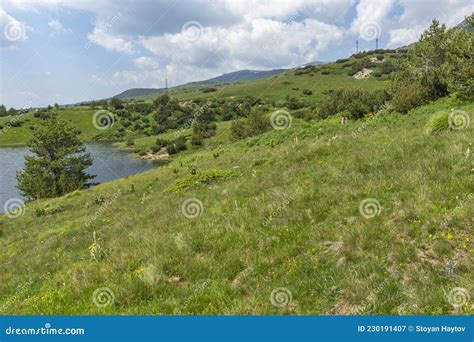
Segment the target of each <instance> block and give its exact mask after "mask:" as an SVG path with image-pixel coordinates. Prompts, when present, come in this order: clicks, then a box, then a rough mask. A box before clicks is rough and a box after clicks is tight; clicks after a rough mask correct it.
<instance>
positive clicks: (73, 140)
mask: <svg viewBox="0 0 474 342" xmlns="http://www.w3.org/2000/svg"><path fill="white" fill-rule="evenodd" d="M78 135H79V130H78V129H76V128H75V127H74V126H73V125H72V124H71V123H69V122H67V121H64V120H62V119H59V118H57V117H56V116H51V117H50V118H47V119H46V120H44V121H42V122H41V123H39V124H37V125H36V126H35V129H34V131H33V137H32V138H31V140H30V141H29V142H28V147H29V148H30V151H31V152H32V154H33V155H28V156H26V157H25V167H24V169H23V171H21V172H18V173H17V181H18V189H20V191H21V192H22V194H23V195H24V196H27V197H29V198H31V199H38V198H45V197H56V196H62V195H64V194H66V193H68V192H71V191H74V190H78V189H81V188H83V187H84V186H85V185H86V183H87V181H88V180H90V179H93V178H94V177H95V176H91V175H88V174H87V173H86V172H85V169H86V168H88V167H89V166H91V165H92V158H91V156H90V154H89V153H85V147H84V145H83V143H82V141H81V140H80V138H79V136H78Z"/></svg>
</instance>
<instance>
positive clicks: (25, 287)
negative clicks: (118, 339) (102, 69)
mask: <svg viewBox="0 0 474 342" xmlns="http://www.w3.org/2000/svg"><path fill="white" fill-rule="evenodd" d="M451 108H461V109H464V110H466V111H468V112H470V113H472V112H473V109H474V105H472V104H469V105H464V106H461V105H459V104H457V103H455V102H454V101H453V100H452V99H443V100H440V101H438V102H436V103H433V104H430V105H427V106H424V107H421V108H419V109H417V110H415V111H412V112H411V113H409V114H408V115H405V116H401V115H397V114H392V115H389V116H379V117H377V118H376V119H374V120H373V121H372V122H371V123H370V124H368V125H366V126H364V127H365V129H364V130H363V132H362V133H360V134H359V135H358V137H357V138H353V137H352V134H351V133H352V132H353V130H354V129H356V128H357V127H360V126H361V125H364V123H363V122H361V121H359V122H350V123H349V124H348V125H344V126H342V125H339V124H338V123H337V119H335V118H333V119H329V120H326V121H323V122H314V123H305V122H301V121H299V120H294V121H293V125H292V127H291V128H289V129H286V130H283V131H272V132H269V133H266V134H264V135H262V136H259V137H255V138H250V139H247V140H244V141H241V142H239V143H229V142H226V143H225V144H223V145H220V146H219V142H224V141H226V138H225V134H224V133H221V134H220V135H219V136H218V137H216V138H213V139H211V141H210V142H208V143H210V145H208V146H207V148H204V149H202V150H199V151H197V152H195V153H188V154H183V155H178V156H177V157H176V159H175V160H174V161H173V162H171V163H170V164H168V165H167V166H164V167H162V168H160V169H155V170H151V171H148V172H146V173H144V174H141V175H136V176H133V177H128V178H124V179H120V180H116V181H113V182H110V183H106V184H102V185H99V186H97V187H94V188H92V189H89V190H85V191H80V192H76V193H73V194H70V195H68V196H65V197H63V198H57V199H52V200H43V201H38V202H34V203H29V204H28V205H27V207H26V211H25V214H24V215H23V216H22V217H20V218H17V219H9V218H7V217H5V216H0V230H1V235H0V265H1V269H2V281H1V282H0V303H6V304H5V305H3V306H2V305H0V312H1V313H8V314H30V313H37V314H39V313H41V314H79V313H81V314H171V313H183V314H289V313H291V314H324V313H334V314H345V313H361V314H362V313H364V314H368V313H373V314H388V313H393V314H396V313H405V314H410V313H419V314H428V313H429V314H441V313H449V312H452V311H451V310H452V306H451V305H450V304H449V303H448V302H447V300H446V293H447V292H448V291H449V290H450V289H451V288H453V287H456V286H458V287H465V288H467V289H468V290H470V292H471V293H472V290H473V288H472V284H473V282H472V274H473V272H472V271H473V269H472V268H473V267H472V265H473V263H472V251H473V249H472V241H470V237H471V236H472V226H473V217H474V215H473V214H474V208H473V205H472V201H469V200H467V199H466V198H467V196H468V195H469V194H471V196H472V192H473V191H474V185H473V183H472V167H473V165H472V157H471V156H470V155H469V156H467V157H466V151H467V150H468V148H470V149H471V150H472V136H473V128H472V127H473V126H472V124H471V125H470V127H469V128H468V129H465V130H462V131H444V132H441V133H439V134H438V135H436V136H427V135H426V134H424V125H425V122H426V121H427V120H428V118H429V117H431V115H432V114H433V113H434V112H436V111H438V110H441V109H446V110H450V109H451ZM212 146H213V147H212ZM216 152H219V156H218V157H217V158H215V157H214V156H213V155H214V154H215V153H216ZM189 164H194V165H195V166H197V168H198V170H200V171H201V172H210V171H209V170H213V169H219V170H230V171H233V172H234V174H235V175H234V177H231V178H228V179H226V180H220V181H216V182H211V183H209V184H207V185H205V186H191V188H189V189H187V190H185V191H182V192H179V193H165V192H164V190H165V189H166V188H167V187H169V186H170V185H173V184H174V183H175V182H176V181H177V180H181V179H185V178H186V177H189V172H188V167H187V166H188V165H189ZM118 190H120V195H118V196H115V197H116V199H112V198H113V197H114V194H117V191H118ZM100 196H103V197H104V198H106V199H107V198H110V199H111V203H110V204H108V205H105V204H96V199H98V198H100ZM189 198H197V199H199V200H200V201H202V203H203V206H204V211H203V213H202V215H201V216H199V217H197V218H194V219H190V218H186V217H185V216H183V214H182V213H181V211H180V207H181V204H182V202H183V201H184V200H186V199H189ZM366 198H375V199H377V200H378V201H379V202H380V204H381V206H382V211H381V213H380V215H379V216H377V217H374V218H372V219H366V218H364V217H362V216H361V215H360V213H359V209H358V208H359V204H360V202H361V201H362V200H364V199H366ZM39 208H44V209H46V213H47V214H46V215H45V216H40V217H37V216H36V215H35V211H36V210H37V209H39ZM97 212H100V214H98V216H97V219H96V220H94V221H93V223H92V225H91V226H89V227H87V226H86V225H85V221H86V220H87V219H88V218H90V217H91V216H92V215H94V214H95V213H97ZM447 215H449V216H452V219H451V220H450V221H449V222H448V223H446V224H443V223H442V219H443V218H444V217H445V216H447ZM269 217H272V219H271V221H270V223H269V224H267V225H264V224H263V223H262V222H263V220H264V219H265V218H269ZM93 231H96V232H97V236H98V238H99V241H98V243H99V245H100V246H101V247H102V248H103V250H105V251H106V254H107V255H106V257H105V258H104V259H103V260H101V261H98V262H97V261H92V260H91V257H90V254H89V250H88V247H89V246H90V245H91V243H92V242H93V240H92V233H93ZM449 260H451V261H455V262H456V263H457V266H456V267H455V268H454V270H453V272H454V276H453V277H449V276H448V273H447V272H446V263H447V262H448V261H449ZM99 287H108V288H110V289H111V290H112V291H113V293H114V296H115V301H114V303H113V305H110V306H107V307H105V308H98V307H96V306H95V305H94V303H93V301H92V296H93V292H94V290H96V289H97V288H99ZM278 287H286V288H287V289H288V290H290V291H291V293H292V297H293V301H292V302H291V303H290V305H288V306H286V307H283V308H277V307H274V306H272V305H271V303H270V300H269V297H270V294H271V292H272V290H274V289H275V288H278ZM463 310H464V312H469V310H470V307H469V306H466V307H464V308H463ZM471 312H472V311H471Z"/></svg>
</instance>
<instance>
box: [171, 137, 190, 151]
mask: <svg viewBox="0 0 474 342" xmlns="http://www.w3.org/2000/svg"><path fill="white" fill-rule="evenodd" d="M184 150H186V138H185V137H179V138H177V139H175V140H174V141H173V142H169V143H168V145H166V151H167V152H168V154H176V153H178V152H180V151H184Z"/></svg>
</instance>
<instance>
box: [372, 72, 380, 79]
mask: <svg viewBox="0 0 474 342" xmlns="http://www.w3.org/2000/svg"><path fill="white" fill-rule="evenodd" d="M372 76H374V77H377V78H378V77H382V73H381V72H380V71H374V72H373V73H372Z"/></svg>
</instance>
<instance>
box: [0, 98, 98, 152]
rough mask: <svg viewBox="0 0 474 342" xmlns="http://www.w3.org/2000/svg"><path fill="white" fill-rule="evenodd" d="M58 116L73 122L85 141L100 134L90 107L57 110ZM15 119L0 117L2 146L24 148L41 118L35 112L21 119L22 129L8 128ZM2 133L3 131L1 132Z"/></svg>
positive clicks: (0, 142) (0, 140) (0, 144)
mask: <svg viewBox="0 0 474 342" xmlns="http://www.w3.org/2000/svg"><path fill="white" fill-rule="evenodd" d="M55 112H56V113H58V116H59V117H61V118H63V119H66V120H69V121H71V122H72V123H73V124H74V125H75V126H76V127H77V128H79V129H80V130H81V136H82V138H83V139H84V140H85V141H92V140H93V139H94V137H95V136H96V135H97V134H98V133H100V131H99V130H97V129H96V128H95V127H94V125H93V120H92V118H93V115H94V112H95V111H94V110H92V109H90V108H89V107H84V106H82V107H68V108H61V109H56V110H55ZM12 119H14V117H12V116H6V117H0V126H3V127H4V132H3V133H0V146H22V145H26V143H27V142H28V140H29V139H30V137H31V133H32V130H31V129H32V128H33V126H34V125H35V124H36V123H38V122H39V120H41V119H39V118H35V117H34V112H32V111H29V112H28V113H26V114H24V115H22V116H20V117H19V121H20V122H21V123H22V124H21V127H11V128H9V127H8V123H9V122H10V121H11V120H12ZM0 132H2V130H0Z"/></svg>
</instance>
